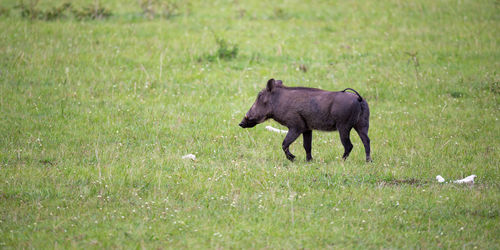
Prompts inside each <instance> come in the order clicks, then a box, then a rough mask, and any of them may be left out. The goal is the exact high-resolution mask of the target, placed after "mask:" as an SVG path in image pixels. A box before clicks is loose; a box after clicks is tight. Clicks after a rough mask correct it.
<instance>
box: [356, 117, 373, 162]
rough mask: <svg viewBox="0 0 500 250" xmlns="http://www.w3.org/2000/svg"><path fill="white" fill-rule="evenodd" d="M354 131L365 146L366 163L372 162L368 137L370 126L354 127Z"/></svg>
mask: <svg viewBox="0 0 500 250" xmlns="http://www.w3.org/2000/svg"><path fill="white" fill-rule="evenodd" d="M354 129H356V132H358V135H359V138H361V141H362V142H363V145H364V146H365V153H366V162H371V161H372V158H371V157H370V138H369V137H368V126H362V127H358V126H357V127H354Z"/></svg>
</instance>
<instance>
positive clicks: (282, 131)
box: [266, 126, 288, 134]
mask: <svg viewBox="0 0 500 250" xmlns="http://www.w3.org/2000/svg"><path fill="white" fill-rule="evenodd" d="M266 129H267V130H269V131H271V132H275V133H280V134H286V133H288V130H281V129H277V128H273V127H271V126H266Z"/></svg>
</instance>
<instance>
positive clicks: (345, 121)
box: [239, 79, 371, 161]
mask: <svg viewBox="0 0 500 250" xmlns="http://www.w3.org/2000/svg"><path fill="white" fill-rule="evenodd" d="M346 90H352V91H354V92H355V94H353V93H350V92H346ZM369 117H370V110H369V109H368V103H367V102H366V100H364V99H363V97H361V95H359V94H358V92H356V91H355V90H353V89H350V88H348V89H345V90H343V91H337V92H331V91H325V90H321V89H314V88H303V87H286V86H284V85H283V83H282V81H280V80H274V79H270V80H269V81H268V82H267V86H266V88H265V89H263V90H262V91H260V92H259V95H258V96H257V100H256V101H255V103H254V104H253V105H252V107H251V108H250V110H249V111H248V112H247V113H246V115H245V118H243V120H242V121H241V123H240V124H239V125H240V126H241V127H242V128H251V127H254V126H255V125H257V124H259V123H262V122H264V121H265V120H267V119H270V118H271V119H273V120H275V121H277V122H279V123H280V124H281V125H283V126H286V127H288V133H287V135H286V137H285V140H284V141H283V145H282V147H283V151H284V152H285V155H286V157H287V158H288V159H289V160H290V161H293V160H294V158H295V156H294V155H293V154H292V153H290V150H289V146H290V144H292V143H293V142H294V141H295V140H296V139H297V138H298V137H299V136H300V134H302V137H303V138H304V149H305V151H306V159H307V161H310V160H312V156H311V142H312V130H322V131H335V130H338V131H339V134H340V140H341V141H342V145H343V146H344V155H343V156H342V158H343V159H344V160H345V159H346V158H347V157H348V156H349V153H351V150H352V148H353V146H352V143H351V140H350V139H349V136H350V132H351V129H352V128H354V129H355V130H356V131H357V132H358V134H359V137H360V138H361V141H363V144H364V146H365V153H366V161H371V157H370V138H368V127H369Z"/></svg>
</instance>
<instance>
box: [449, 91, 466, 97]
mask: <svg viewBox="0 0 500 250" xmlns="http://www.w3.org/2000/svg"><path fill="white" fill-rule="evenodd" d="M450 95H451V97H453V98H461V97H463V96H464V93H462V92H460V91H451V92H450Z"/></svg>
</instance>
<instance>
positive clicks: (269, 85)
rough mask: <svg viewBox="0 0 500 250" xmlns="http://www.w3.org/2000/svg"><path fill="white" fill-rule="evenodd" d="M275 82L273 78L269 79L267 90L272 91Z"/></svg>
mask: <svg viewBox="0 0 500 250" xmlns="http://www.w3.org/2000/svg"><path fill="white" fill-rule="evenodd" d="M275 84H276V81H275V80H274V79H273V78H271V79H269V81H267V90H268V91H272V90H273V88H274V85H275Z"/></svg>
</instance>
